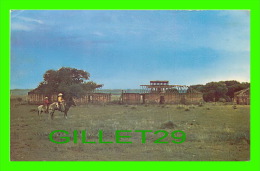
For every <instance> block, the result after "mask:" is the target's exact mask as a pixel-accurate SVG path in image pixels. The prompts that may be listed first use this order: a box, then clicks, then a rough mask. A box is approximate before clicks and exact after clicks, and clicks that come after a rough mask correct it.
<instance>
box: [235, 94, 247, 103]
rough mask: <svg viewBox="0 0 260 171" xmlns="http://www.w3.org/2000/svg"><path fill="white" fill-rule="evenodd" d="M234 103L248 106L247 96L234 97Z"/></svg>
mask: <svg viewBox="0 0 260 171" xmlns="http://www.w3.org/2000/svg"><path fill="white" fill-rule="evenodd" d="M234 102H235V103H236V104H239V105H250V98H249V95H240V96H235V97H234Z"/></svg>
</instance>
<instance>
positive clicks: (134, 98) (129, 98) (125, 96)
mask: <svg viewBox="0 0 260 171" xmlns="http://www.w3.org/2000/svg"><path fill="white" fill-rule="evenodd" d="M121 99H122V103H124V104H139V103H141V94H139V93H122V95H121Z"/></svg>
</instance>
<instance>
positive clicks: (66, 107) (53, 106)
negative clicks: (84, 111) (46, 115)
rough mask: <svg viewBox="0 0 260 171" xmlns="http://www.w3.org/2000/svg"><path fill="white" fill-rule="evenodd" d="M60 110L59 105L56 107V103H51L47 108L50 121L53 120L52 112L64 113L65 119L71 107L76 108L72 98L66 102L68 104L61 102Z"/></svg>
mask: <svg viewBox="0 0 260 171" xmlns="http://www.w3.org/2000/svg"><path fill="white" fill-rule="evenodd" d="M60 105H61V110H60V109H59V107H58V106H59V105H58V102H54V103H52V104H51V105H50V106H49V111H50V115H51V119H53V117H54V112H55V110H60V111H61V112H63V113H64V118H65V119H67V113H68V111H69V109H70V107H71V106H76V104H75V102H74V101H73V99H72V98H70V99H69V100H68V102H66V101H63V102H62V103H61V104H60Z"/></svg>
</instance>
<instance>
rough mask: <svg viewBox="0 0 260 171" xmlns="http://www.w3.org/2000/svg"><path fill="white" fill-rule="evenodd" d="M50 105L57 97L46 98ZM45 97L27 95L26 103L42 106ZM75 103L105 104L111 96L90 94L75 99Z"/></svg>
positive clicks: (42, 95)
mask: <svg viewBox="0 0 260 171" xmlns="http://www.w3.org/2000/svg"><path fill="white" fill-rule="evenodd" d="M48 97H49V101H50V103H52V102H56V101H57V98H58V96H57V95H51V96H48ZM44 98H45V95H44V94H34V93H30V92H29V93H28V103H29V104H37V105H41V104H43V101H44ZM74 101H75V103H76V104H77V105H81V104H88V103H107V102H110V101H111V94H107V93H92V94H89V95H87V96H84V97H82V98H75V99H74Z"/></svg>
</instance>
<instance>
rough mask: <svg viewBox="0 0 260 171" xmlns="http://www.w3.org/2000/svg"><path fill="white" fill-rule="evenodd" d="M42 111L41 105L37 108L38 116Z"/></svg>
mask: <svg viewBox="0 0 260 171" xmlns="http://www.w3.org/2000/svg"><path fill="white" fill-rule="evenodd" d="M42 110H43V105H40V106H38V115H40V114H41V112H42Z"/></svg>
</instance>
